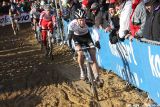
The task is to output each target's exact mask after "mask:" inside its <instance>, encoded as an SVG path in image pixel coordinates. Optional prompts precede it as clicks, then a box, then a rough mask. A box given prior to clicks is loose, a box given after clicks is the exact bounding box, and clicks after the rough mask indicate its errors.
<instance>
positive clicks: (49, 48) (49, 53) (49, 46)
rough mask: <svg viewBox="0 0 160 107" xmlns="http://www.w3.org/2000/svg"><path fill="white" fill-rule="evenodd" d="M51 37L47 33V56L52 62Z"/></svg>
mask: <svg viewBox="0 0 160 107" xmlns="http://www.w3.org/2000/svg"><path fill="white" fill-rule="evenodd" d="M51 39H52V36H51V34H50V33H48V37H47V51H48V52H47V54H48V56H49V58H50V59H51V60H52V58H53V57H52V48H53V45H52V41H51Z"/></svg>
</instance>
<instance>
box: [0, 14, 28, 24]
mask: <svg viewBox="0 0 160 107" xmlns="http://www.w3.org/2000/svg"><path fill="white" fill-rule="evenodd" d="M30 21H31V19H30V16H29V13H22V14H21V15H20V17H19V18H18V22H19V23H26V22H30ZM9 24H11V20H10V16H9V15H3V16H0V26H5V25H9Z"/></svg>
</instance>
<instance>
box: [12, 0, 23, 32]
mask: <svg viewBox="0 0 160 107" xmlns="http://www.w3.org/2000/svg"><path fill="white" fill-rule="evenodd" d="M9 16H10V20H11V24H12V29H13V32H14V35H16V31H18V30H19V24H18V18H19V17H20V12H19V11H18V9H17V6H16V3H13V2H11V7H10V9H9Z"/></svg>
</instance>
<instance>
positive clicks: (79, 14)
mask: <svg viewBox="0 0 160 107" xmlns="http://www.w3.org/2000/svg"><path fill="white" fill-rule="evenodd" d="M74 16H75V19H82V18H86V12H85V11H84V10H83V9H77V10H76V11H75V14H74Z"/></svg>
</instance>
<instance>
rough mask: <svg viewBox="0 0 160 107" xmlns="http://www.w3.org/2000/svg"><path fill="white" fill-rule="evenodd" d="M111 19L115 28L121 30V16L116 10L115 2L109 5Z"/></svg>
mask: <svg viewBox="0 0 160 107" xmlns="http://www.w3.org/2000/svg"><path fill="white" fill-rule="evenodd" d="M108 12H109V19H110V20H111V21H112V23H113V26H114V29H116V31H118V30H119V17H118V15H117V14H116V10H115V7H114V5H113V4H110V5H109V11H108Z"/></svg>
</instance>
